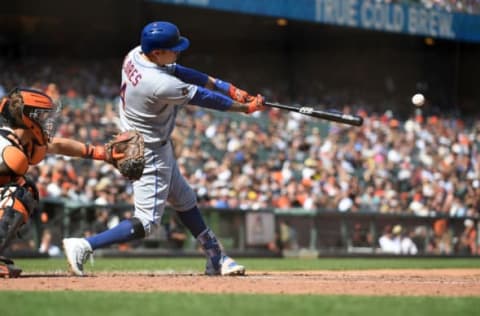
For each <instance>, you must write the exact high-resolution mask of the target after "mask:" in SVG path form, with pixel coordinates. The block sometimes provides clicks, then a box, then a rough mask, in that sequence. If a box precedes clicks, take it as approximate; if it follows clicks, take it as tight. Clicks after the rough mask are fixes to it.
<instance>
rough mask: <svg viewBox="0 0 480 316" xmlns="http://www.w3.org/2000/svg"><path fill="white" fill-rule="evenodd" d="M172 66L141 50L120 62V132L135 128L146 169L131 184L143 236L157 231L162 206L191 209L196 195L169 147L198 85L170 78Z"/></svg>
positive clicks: (132, 52)
mask: <svg viewBox="0 0 480 316" xmlns="http://www.w3.org/2000/svg"><path fill="white" fill-rule="evenodd" d="M174 69H175V65H174V64H173V65H168V66H164V67H160V66H157V65H156V64H154V63H151V62H149V61H147V60H145V59H144V58H143V57H142V55H141V50H140V47H136V48H134V49H133V50H132V51H130V52H129V53H128V55H127V56H126V57H125V60H124V62H123V67H122V87H121V92H120V97H121V104H120V106H119V108H120V109H119V114H120V124H121V128H122V129H123V130H127V129H136V130H138V131H139V132H141V133H142V134H143V136H144V139H145V169H144V172H143V175H142V177H141V178H140V180H138V181H135V182H134V183H133V190H134V197H135V215H134V216H135V217H136V218H138V219H140V220H141V221H142V224H143V226H144V228H145V232H146V234H147V235H148V234H150V233H151V232H152V231H153V230H154V229H155V227H158V225H159V223H160V221H161V218H162V215H163V212H164V208H165V205H166V203H167V201H168V202H169V203H170V204H171V206H172V207H173V208H174V209H175V210H178V211H185V210H189V209H191V208H192V207H194V206H195V204H196V202H197V201H196V196H195V192H194V191H193V190H192V188H191V187H190V186H189V185H188V183H187V182H186V180H185V179H184V178H183V176H182V175H181V173H180V171H179V169H178V166H177V162H176V160H175V156H174V153H173V149H172V145H171V143H170V142H168V140H169V137H170V134H171V133H172V130H173V128H174V127H175V118H176V115H177V111H178V109H179V107H180V106H183V105H185V104H188V102H189V101H190V100H191V99H192V97H193V95H194V94H195V92H196V91H197V86H195V85H191V84H187V83H184V82H183V81H181V80H180V79H178V78H176V77H175V76H173V75H172V73H173V71H174Z"/></svg>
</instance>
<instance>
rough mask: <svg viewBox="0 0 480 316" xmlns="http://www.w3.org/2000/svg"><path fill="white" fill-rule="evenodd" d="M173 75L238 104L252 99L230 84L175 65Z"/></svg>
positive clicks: (246, 93)
mask: <svg viewBox="0 0 480 316" xmlns="http://www.w3.org/2000/svg"><path fill="white" fill-rule="evenodd" d="M173 74H174V75H175V77H177V78H179V79H180V80H182V81H183V82H186V83H190V84H194V85H197V86H199V87H203V88H207V89H209V90H213V91H218V92H220V93H222V94H223V95H226V96H228V97H229V98H231V99H233V100H234V101H237V102H240V103H245V102H247V101H248V100H251V99H252V98H253V96H252V95H250V94H249V93H248V92H247V91H245V90H242V89H239V88H237V87H235V86H234V85H233V84H231V83H230V82H227V81H223V80H221V79H218V78H214V77H212V76H209V75H207V74H205V73H203V72H201V71H198V70H196V69H193V68H188V67H185V66H182V65H179V64H175V69H174V72H173ZM240 112H241V111H240Z"/></svg>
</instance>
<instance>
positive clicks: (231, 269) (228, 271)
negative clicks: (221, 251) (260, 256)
mask: <svg viewBox="0 0 480 316" xmlns="http://www.w3.org/2000/svg"><path fill="white" fill-rule="evenodd" d="M205 274H206V275H210V276H213V275H221V276H235V275H245V267H244V266H242V265H240V264H238V263H236V262H235V260H233V259H232V258H230V257H229V256H226V255H223V256H222V257H221V258H220V261H219V267H218V268H217V269H216V268H215V267H214V266H213V264H212V261H211V260H210V258H209V259H207V266H206V269H205Z"/></svg>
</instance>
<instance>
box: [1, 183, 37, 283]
mask: <svg viewBox="0 0 480 316" xmlns="http://www.w3.org/2000/svg"><path fill="white" fill-rule="evenodd" d="M12 188H13V189H11V188H7V189H6V190H4V191H3V192H2V194H1V197H2V203H3V205H4V206H3V208H1V209H0V255H1V254H2V253H3V251H4V250H5V249H6V248H7V247H8V246H9V244H10V242H11V241H12V240H13V239H15V237H16V236H17V232H18V231H19V229H20V228H21V227H22V225H23V224H25V223H26V222H27V221H28V218H29V217H30V215H31V214H32V213H33V211H34V210H35V207H36V205H37V202H36V201H37V200H38V199H37V198H36V196H35V194H34V193H35V192H34V193H33V194H32V191H31V190H30V187H29V186H28V185H25V186H24V187H12ZM33 188H34V187H33ZM4 189H5V188H4ZM0 259H1V260H0V276H3V277H18V276H19V275H20V273H21V272H22V270H21V269H19V268H17V267H15V266H14V265H13V261H12V260H10V259H8V258H5V257H0Z"/></svg>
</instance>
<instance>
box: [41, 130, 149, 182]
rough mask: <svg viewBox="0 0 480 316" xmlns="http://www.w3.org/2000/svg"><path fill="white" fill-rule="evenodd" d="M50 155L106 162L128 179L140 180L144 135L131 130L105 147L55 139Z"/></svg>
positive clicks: (116, 137) (143, 162)
mask: <svg viewBox="0 0 480 316" xmlns="http://www.w3.org/2000/svg"><path fill="white" fill-rule="evenodd" d="M47 152H48V153H52V154H59V155H65V156H71V157H81V158H86V159H95V160H104V161H106V162H108V163H110V164H112V165H114V166H115V167H116V168H117V169H118V170H119V171H120V173H121V174H122V175H123V176H125V177H126V178H128V179H131V180H138V179H139V178H140V177H141V176H142V174H143V169H144V167H145V159H144V140H143V136H142V134H140V133H139V132H137V131H134V130H129V131H125V132H122V133H119V134H118V135H115V136H114V137H113V138H112V139H111V140H110V141H109V142H108V143H107V144H105V145H95V146H94V145H90V144H84V143H81V142H78V141H76V140H73V139H68V138H61V137H54V138H53V139H52V140H51V141H50V143H49V144H48V149H47Z"/></svg>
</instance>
